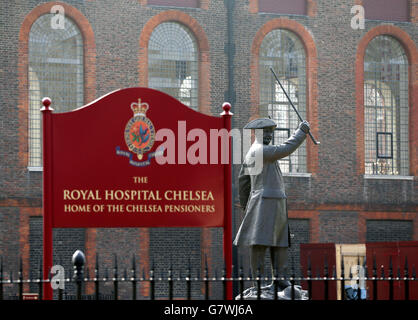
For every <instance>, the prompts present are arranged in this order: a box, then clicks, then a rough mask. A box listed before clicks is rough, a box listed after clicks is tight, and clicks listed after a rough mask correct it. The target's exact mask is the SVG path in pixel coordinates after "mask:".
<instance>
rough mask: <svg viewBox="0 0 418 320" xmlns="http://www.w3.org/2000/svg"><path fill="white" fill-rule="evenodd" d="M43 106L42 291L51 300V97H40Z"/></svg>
mask: <svg viewBox="0 0 418 320" xmlns="http://www.w3.org/2000/svg"><path fill="white" fill-rule="evenodd" d="M42 104H43V107H42V109H41V112H42V118H43V167H44V170H43V218H44V219H43V243H44V248H43V261H44V265H43V280H44V283H43V292H44V299H45V300H52V287H51V285H50V283H49V282H47V280H48V278H49V271H50V270H51V267H52V245H53V244H52V211H51V208H52V201H53V198H52V197H51V194H52V192H51V191H52V177H51V170H49V168H51V166H52V161H51V160H52V159H51V155H52V150H51V148H52V130H51V128H52V127H51V113H52V111H53V109H52V108H50V105H51V99H50V98H44V99H42Z"/></svg>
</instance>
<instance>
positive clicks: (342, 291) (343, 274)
mask: <svg viewBox="0 0 418 320" xmlns="http://www.w3.org/2000/svg"><path fill="white" fill-rule="evenodd" d="M340 269H341V274H340V279H341V288H340V294H341V300H345V269H344V256H343V255H341V268H340Z"/></svg>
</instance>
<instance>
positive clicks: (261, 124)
mask: <svg viewBox="0 0 418 320" xmlns="http://www.w3.org/2000/svg"><path fill="white" fill-rule="evenodd" d="M270 127H274V128H275V127H277V125H276V123H275V122H274V121H273V120H271V119H269V118H258V119H255V120H252V121H250V122H248V123H247V124H246V125H245V127H244V129H264V128H270Z"/></svg>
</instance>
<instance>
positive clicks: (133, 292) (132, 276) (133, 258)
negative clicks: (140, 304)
mask: <svg viewBox="0 0 418 320" xmlns="http://www.w3.org/2000/svg"><path fill="white" fill-rule="evenodd" d="M131 281H132V300H136V264H135V255H132V270H131Z"/></svg>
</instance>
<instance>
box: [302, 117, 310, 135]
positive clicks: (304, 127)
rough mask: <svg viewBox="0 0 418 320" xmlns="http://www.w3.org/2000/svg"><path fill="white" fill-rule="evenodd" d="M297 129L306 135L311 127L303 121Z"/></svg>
mask: <svg viewBox="0 0 418 320" xmlns="http://www.w3.org/2000/svg"><path fill="white" fill-rule="evenodd" d="M299 129H301V130H302V131H303V132H305V133H308V132H309V130H310V129H311V127H310V126H309V122H308V121H306V120H303V121H302V122H301V123H300V124H299Z"/></svg>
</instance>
